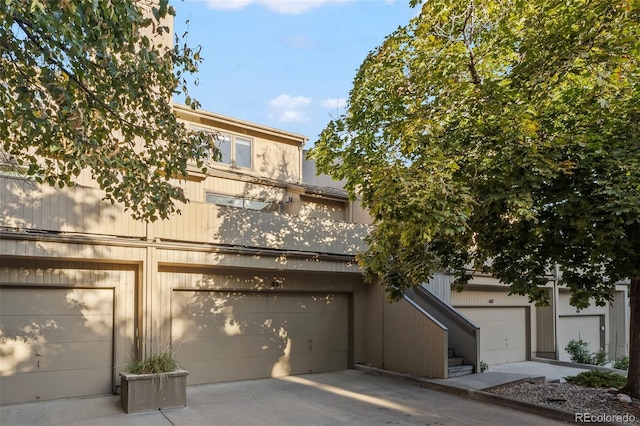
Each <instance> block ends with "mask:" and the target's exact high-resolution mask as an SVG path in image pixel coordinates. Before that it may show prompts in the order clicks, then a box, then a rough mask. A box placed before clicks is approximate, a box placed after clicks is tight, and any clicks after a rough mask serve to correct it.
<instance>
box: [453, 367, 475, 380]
mask: <svg viewBox="0 0 640 426" xmlns="http://www.w3.org/2000/svg"><path fill="white" fill-rule="evenodd" d="M472 373H473V365H457V366H455V367H449V371H448V376H449V378H452V377H458V376H466V375H467V374H472Z"/></svg>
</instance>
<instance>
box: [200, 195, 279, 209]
mask: <svg viewBox="0 0 640 426" xmlns="http://www.w3.org/2000/svg"><path fill="white" fill-rule="evenodd" d="M206 201H207V203H211V204H217V205H219V206H229V207H239V208H242V209H248V210H260V211H263V212H275V211H278V203H275V202H272V201H262V200H252V199H250V198H244V197H232V196H229V195H220V194H212V193H207V194H206Z"/></svg>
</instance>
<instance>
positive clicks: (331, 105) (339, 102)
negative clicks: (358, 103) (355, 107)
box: [322, 98, 347, 109]
mask: <svg viewBox="0 0 640 426" xmlns="http://www.w3.org/2000/svg"><path fill="white" fill-rule="evenodd" d="M322 106H323V107H325V108H328V109H343V108H344V107H346V106H347V98H327V99H325V100H323V101H322Z"/></svg>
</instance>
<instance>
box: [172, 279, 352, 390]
mask: <svg viewBox="0 0 640 426" xmlns="http://www.w3.org/2000/svg"><path fill="white" fill-rule="evenodd" d="M172 310H173V312H172V341H173V350H174V351H175V353H176V356H177V358H178V360H179V361H180V363H181V365H182V366H183V368H185V369H187V370H189V373H190V374H189V383H191V384H196V383H214V382H221V381H230V380H242V379H252V378H262V377H278V376H286V375H289V374H303V373H310V372H319V371H335V370H342V369H345V368H347V367H348V352H349V337H348V336H349V333H348V330H349V316H348V312H349V303H348V295H346V294H328V293H321V294H305V293H279V294H260V293H255V292H235V293H230V292H219V291H182V290H176V291H174V292H173V301H172Z"/></svg>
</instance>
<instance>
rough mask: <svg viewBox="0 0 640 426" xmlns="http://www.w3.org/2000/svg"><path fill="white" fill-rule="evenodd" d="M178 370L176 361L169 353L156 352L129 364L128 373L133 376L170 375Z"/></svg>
mask: <svg viewBox="0 0 640 426" xmlns="http://www.w3.org/2000/svg"><path fill="white" fill-rule="evenodd" d="M179 368H180V367H179V365H178V361H176V358H175V356H174V355H173V352H171V351H164V352H158V353H156V354H153V355H150V356H148V357H146V358H145V359H143V360H139V361H133V362H132V363H131V364H129V372H130V373H133V374H162V373H170V372H172V371H175V370H178V369H179Z"/></svg>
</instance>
